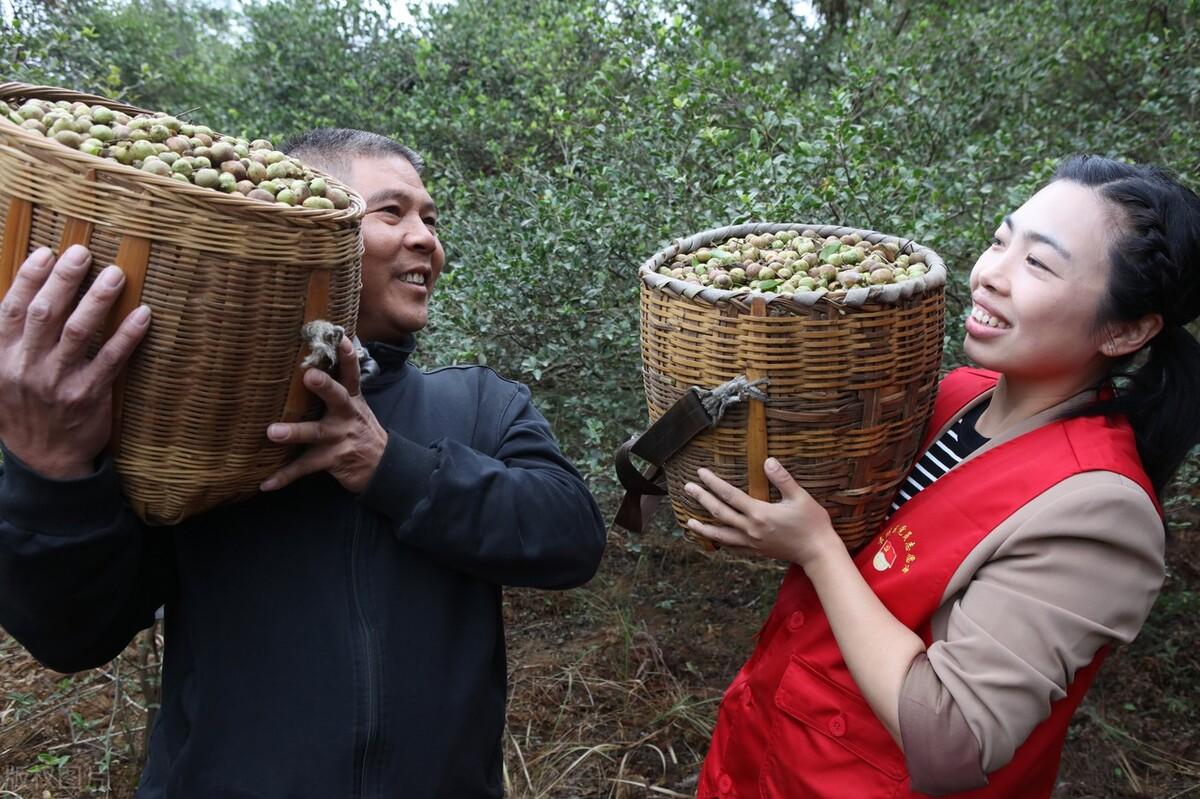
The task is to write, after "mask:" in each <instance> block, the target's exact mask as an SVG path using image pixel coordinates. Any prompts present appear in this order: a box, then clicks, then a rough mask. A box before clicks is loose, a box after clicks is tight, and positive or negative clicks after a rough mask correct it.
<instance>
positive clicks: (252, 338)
mask: <svg viewBox="0 0 1200 799" xmlns="http://www.w3.org/2000/svg"><path fill="white" fill-rule="evenodd" d="M33 97H38V98H42V99H48V100H69V101H75V100H82V101H84V102H88V103H100V104H103V105H107V106H109V107H110V108H113V109H115V110H122V111H126V112H127V113H142V112H143V109H138V108H135V107H131V106H126V105H122V104H120V103H114V102H111V101H109V100H105V99H103V98H97V97H93V96H91V95H84V94H79V93H75V92H70V91H66V90H62V89H54V88H51V87H32V86H27V85H23V84H13V83H8V84H0V99H3V100H6V101H9V100H18V101H20V100H24V99H29V98H33ZM329 180H330V182H331V183H333V184H334V185H339V186H341V184H340V183H337V182H336V181H335V180H333V179H331V178H330V179H329ZM348 194H349V195H350V197H351V206H350V208H349V209H346V210H341V211H338V210H314V209H306V208H284V207H281V206H275V205H271V204H269V203H263V202H260V201H256V200H250V199H246V198H244V197H241V196H240V195H226V194H222V193H219V192H217V191H214V190H212V189H206V188H201V187H197V186H191V185H183V184H181V183H179V182H178V181H174V180H171V179H169V178H163V177H159V176H156V175H151V174H148V173H145V172H142V171H140V170H137V169H134V168H132V167H129V166H124V165H122V164H119V163H116V162H113V161H108V160H104V159H100V158H95V157H92V156H89V155H87V154H85V153H82V152H78V151H75V150H72V149H70V148H67V147H64V146H62V145H60V144H58V143H57V142H55V141H53V140H50V139H47V138H45V137H43V136H41V135H39V134H37V133H34V132H32V131H26V130H23V129H21V128H19V127H18V126H16V125H13V124H11V123H10V122H9V121H8V120H6V119H0V230H2V231H3V232H4V241H3V251H4V260H3V261H0V293H2V292H3V290H5V289H6V288H7V286H8V285H9V281H11V278H12V272H13V271H14V270H15V268H16V267H17V266H18V265H19V264H20V262H21V261H22V260H23V259H24V257H25V256H26V255H27V254H28V253H29V252H31V251H32V250H34V249H36V248H37V247H40V246H48V247H50V248H52V249H53V250H55V251H56V252H57V253H61V252H62V251H63V250H64V249H66V247H67V246H69V245H70V244H72V243H81V244H86V245H87V246H88V247H89V248H90V249H91V251H92V255H93V259H92V269H91V274H90V275H89V277H88V284H90V282H91V280H92V279H94V278H95V276H96V275H97V274H98V273H99V271H100V270H101V269H102V268H103V267H104V266H106V265H108V264H111V263H116V264H118V265H119V266H121V267H122V268H123V269H125V271H126V274H127V276H128V281H127V286H126V289H125V292H124V294H123V295H122V298H121V301H120V304H119V307H118V308H117V309H116V311H115V312H114V314H113V317H112V318H111V319H110V323H109V331H108V332H110V333H111V331H112V330H113V329H115V325H116V323H117V322H118V321H119V318H120V317H122V316H123V315H124V313H125V312H127V311H128V310H130V309H132V308H133V307H136V306H137V305H138V304H141V303H144V304H147V305H149V306H150V308H151V309H152V312H153V317H152V319H153V321H152V323H151V327H150V330H149V333H148V334H147V337H146V339H145V341H144V342H143V344H142V346H141V347H140V348H139V349H138V351H137V352H136V353H135V354H134V356H133V358H132V359H131V361H130V364H129V367H128V369H127V370H126V372H125V373H124V375H123V377H122V378H121V380H120V381H119V382H118V385H117V387H116V393H115V397H114V399H115V404H116V407H115V412H114V435H113V442H112V449H113V451H114V453H115V456H116V466H117V470H118V472H119V474H120V475H121V478H122V485H123V488H124V491H125V493H126V496H127V497H128V498H129V500H130V502H131V504H132V506H133V507H134V509H135V511H137V513H138V514H139V515H140V516H141V517H142V518H143V519H145V520H146V521H148V522H151V523H173V522H178V521H180V520H182V519H183V518H185V517H187V516H189V515H192V514H194V513H197V512H199V511H202V510H205V509H207V508H210V507H213V506H215V505H217V504H221V503H225V502H229V501H233V500H236V499H239V498H243V497H247V496H251V495H253V494H254V493H256V492H257V486H258V484H259V482H261V480H263V479H264V478H265V477H266V476H268V475H269V474H271V473H272V472H273V471H275V470H276V469H278V468H279V467H280V466H282V465H283V464H284V463H285V462H286V460H287V458H288V456H289V454H290V453H289V451H288V450H287V449H285V448H283V447H280V446H277V445H273V444H270V443H269V442H268V441H267V440H266V434H265V431H266V427H267V425H268V424H270V423H271V422H274V421H279V420H281V419H285V418H286V419H291V420H298V419H303V418H314V416H315V413H316V411H317V410H318V408H317V406H316V403H315V400H314V399H313V398H312V397H311V396H309V395H307V394H306V393H305V392H304V391H303V389H302V387H300V384H299V380H298V375H299V372H298V363H299V361H300V360H301V358H302V356H303V353H302V352H301V350H302V348H303V345H302V342H301V340H300V336H299V331H300V329H301V327H302V326H303V324H304V323H305V322H306V321H310V320H311V319H312V318H318V317H319V318H323V319H327V320H329V321H331V322H333V323H334V324H338V325H342V326H343V327H345V328H346V329H347V330H348V331H351V332H352V331H353V327H354V322H355V319H356V317H357V314H358V295H359V291H360V288H361V280H360V259H361V253H362V241H361V236H360V231H359V224H360V220H361V216H362V213H363V210H364V209H363V203H362V199H361V198H360V197H358V196H357V195H355V194H354V193H353V192H349V191H348ZM98 345H99V341H97V342H95V343H94V346H93V350H94V349H95V347H96V346H98Z"/></svg>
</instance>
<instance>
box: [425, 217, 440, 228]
mask: <svg viewBox="0 0 1200 799" xmlns="http://www.w3.org/2000/svg"><path fill="white" fill-rule="evenodd" d="M421 221H423V222H424V223H425V224H426V225H429V226H430V227H437V225H438V221H437V217H436V216H427V217H425V218H423V219H422V220H421Z"/></svg>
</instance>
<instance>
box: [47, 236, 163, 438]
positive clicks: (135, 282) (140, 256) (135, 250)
mask: <svg viewBox="0 0 1200 799" xmlns="http://www.w3.org/2000/svg"><path fill="white" fill-rule="evenodd" d="M80 224H83V223H80ZM70 227H71V226H70V225H69V224H68V228H70ZM75 232H76V234H78V233H79V232H81V231H80V229H79V228H76V230H75ZM87 232H88V235H89V237H90V235H91V231H90V228H89V230H88V231H87ZM68 233H69V231H68V230H64V231H63V240H64V241H66V238H67V235H68ZM72 243H79V244H84V243H86V242H72ZM113 262H114V263H115V264H116V265H117V266H119V267H121V271H122V272H124V273H125V286H124V288H122V289H121V295H120V296H119V297H117V302H116V304H115V305H113V307H112V310H110V311H109V312H108V320H107V321H106V323H105V327H104V338H105V340H106V341H107V340H108V339H110V338H112V335H113V334H114V333H116V332H117V328H118V327H120V326H121V322H123V321H124V320H125V317H127V316H129V314H131V313H133V311H134V310H135V309H136V308H137V307H138V306H139V305H141V304H142V288H143V287H144V286H145V284H146V270H147V268H148V267H149V265H150V239H146V238H142V237H141V236H129V235H125V236H122V237H121V243H120V244H119V245H118V246H117V257H116V258H115V259H113ZM128 375H129V370H128V369H122V370H121V374H120V375H118V376H117V381H116V382H115V383H114V384H113V399H112V408H113V420H112V437H111V438H110V439H109V442H108V447H109V451H110V453H111V454H112V456H113V457H114V458H115V457H116V456H117V453H118V452H119V451H120V449H121V422H122V419H123V418H124V414H123V410H124V407H125V380H126V378H127V376H128Z"/></svg>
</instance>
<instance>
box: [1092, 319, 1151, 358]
mask: <svg viewBox="0 0 1200 799" xmlns="http://www.w3.org/2000/svg"><path fill="white" fill-rule="evenodd" d="M1162 326H1163V319H1162V314H1156V313H1148V314H1146V315H1145V316H1143V317H1142V318H1141V319H1134V320H1132V321H1129V322H1110V323H1109V324H1108V325H1106V326H1105V329H1104V342H1103V343H1102V344H1101V345H1100V352H1102V353H1104V354H1105V355H1107V356H1108V357H1110V358H1120V357H1121V356H1122V355H1129V354H1130V353H1133V352H1137V351H1138V350H1140V349H1141V348H1142V347H1144V346H1146V344H1148V343H1149V341H1150V339H1152V338H1154V337H1155V336H1157V335H1158V333H1159V331H1160V330H1162Z"/></svg>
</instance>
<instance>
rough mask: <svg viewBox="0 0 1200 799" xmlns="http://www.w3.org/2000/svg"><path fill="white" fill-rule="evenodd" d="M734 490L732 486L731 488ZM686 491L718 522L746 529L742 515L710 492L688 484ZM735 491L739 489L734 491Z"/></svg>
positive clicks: (693, 484)
mask: <svg viewBox="0 0 1200 799" xmlns="http://www.w3.org/2000/svg"><path fill="white" fill-rule="evenodd" d="M730 487H731V488H732V486H730ZM684 490H685V491H687V492H688V494H690V495H691V496H692V498H694V499H695V500H696V501H697V502H699V503H700V504H701V505H702V506H703V507H704V509H705V510H706V511H708V512H709V513H711V514H712V515H713V518H715V519H716V520H717V521H719V522H721V523H723V524H725V525H728V526H730V527H744V526H745V519H744V517H743V516H742V514H740V513H738V512H737V511H736V510H734V509H733V508H731V507H730V506H729V505H728V504H726V503H725V502H723V501H722V500H720V499H718V498H717V497H715V496H713V495H712V494H711V493H709V492H708V491H706V490H704V488H702V487H701V486H699V485H697V484H695V483H688V484H687V485H685V486H684ZM734 490H735V491H736V490H737V489H734Z"/></svg>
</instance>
